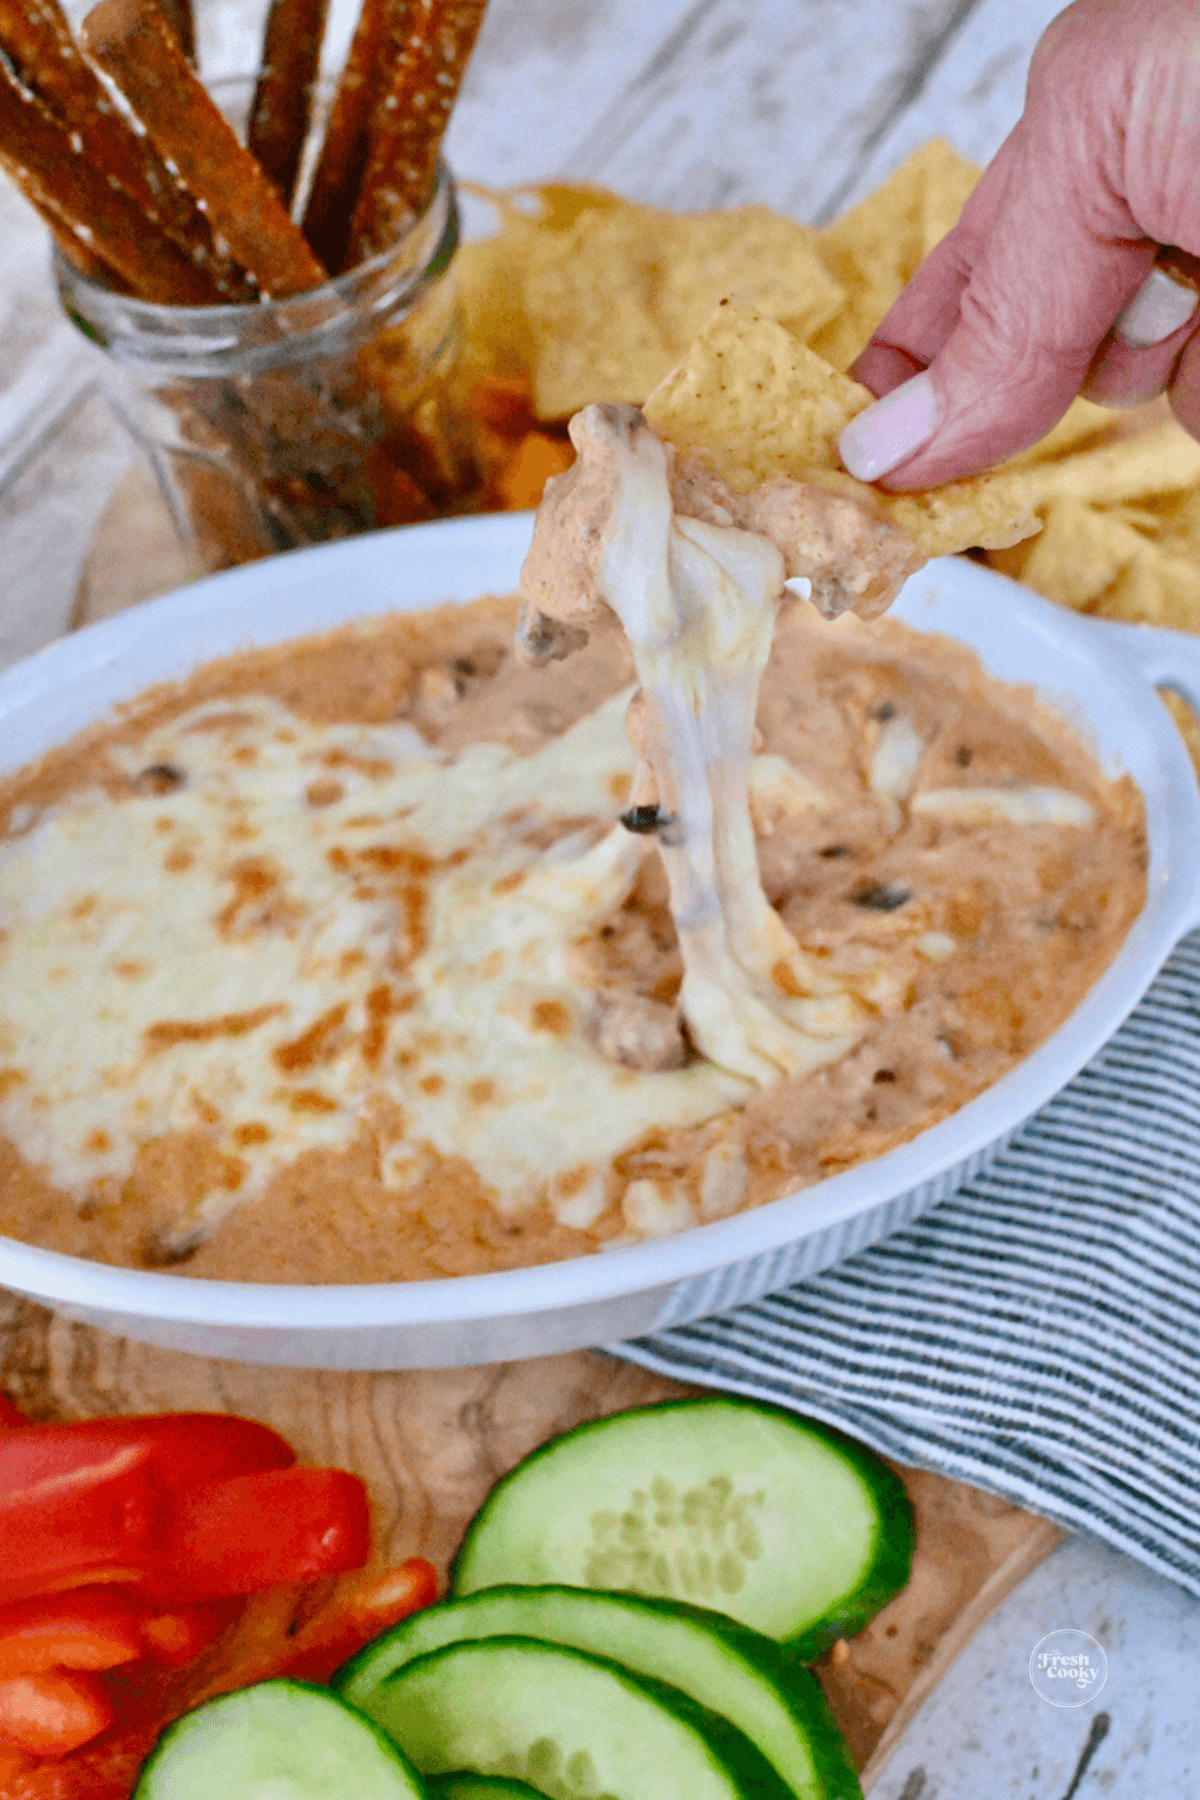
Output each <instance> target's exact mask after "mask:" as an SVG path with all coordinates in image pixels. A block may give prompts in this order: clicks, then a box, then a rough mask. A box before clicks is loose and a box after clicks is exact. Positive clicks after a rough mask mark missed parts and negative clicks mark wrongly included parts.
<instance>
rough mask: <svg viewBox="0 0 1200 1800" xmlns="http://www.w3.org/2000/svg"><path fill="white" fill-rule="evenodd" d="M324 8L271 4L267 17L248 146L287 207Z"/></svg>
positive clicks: (318, 3) (322, 4)
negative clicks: (260, 69)
mask: <svg viewBox="0 0 1200 1800" xmlns="http://www.w3.org/2000/svg"><path fill="white" fill-rule="evenodd" d="M327 9H328V0H271V10H270V11H269V12H268V14H267V28H266V31H265V33H264V35H263V53H262V73H261V75H260V76H259V78H258V86H257V88H256V89H255V91H254V106H253V109H252V111H251V113H250V126H249V130H248V132H247V134H246V142H247V145H248V147H249V149H250V151H251V152H252V154H253V155H255V156H257V158H258V160H259V162H260V163H261V164H262V166H263V168H264V169H265V170H266V171H267V174H268V175H269V176H270V177H271V180H272V181H273V182H274V183H275V186H276V187H277V188H278V189H279V191H280V193H281V194H282V195H283V198H284V201H285V202H286V203H288V204H290V203H291V198H292V194H293V193H294V191H295V187H296V175H297V173H298V171H299V168H300V158H301V155H302V154H303V151H304V140H305V138H306V137H307V136H308V125H309V119H310V117H311V115H312V91H313V83H314V82H315V81H316V79H317V70H318V68H319V67H320V63H321V39H322V37H323V36H324V34H325V14H326V11H327Z"/></svg>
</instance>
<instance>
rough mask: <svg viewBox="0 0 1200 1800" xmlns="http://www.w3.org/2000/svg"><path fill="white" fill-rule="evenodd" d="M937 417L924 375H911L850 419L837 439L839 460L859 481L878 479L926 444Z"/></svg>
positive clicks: (936, 401) (939, 414) (928, 379)
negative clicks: (910, 378) (840, 457)
mask: <svg viewBox="0 0 1200 1800" xmlns="http://www.w3.org/2000/svg"><path fill="white" fill-rule="evenodd" d="M940 416H941V409H940V407H939V406H938V399H937V395H936V394H935V393H934V391H933V382H932V381H931V380H930V378H929V376H928V374H925V373H923V374H920V375H914V376H913V377H912V380H911V381H906V382H904V383H903V384H902V385H901V386H900V387H898V388H893V390H892V392H891V393H890V394H885V395H884V397H883V399H882V400H876V401H875V403H874V405H872V406H868V407H867V409H866V410H865V412H860V413H859V415H858V417H857V418H856V419H851V421H850V423H849V425H847V427H846V429H845V431H843V433H842V435H841V437H840V438H839V439H838V449H839V450H840V451H841V455H842V461H843V463H844V464H845V466H846V467H847V469H849V471H850V473H851V475H855V476H857V478H858V479H859V481H878V479H879V477H880V476H881V475H886V474H887V473H888V471H889V469H894V468H896V467H897V465H898V464H900V463H902V462H907V460H908V458H909V457H910V456H912V454H913V453H914V451H916V450H919V449H920V448H921V445H922V444H926V443H928V441H929V439H930V438H931V437H932V436H933V434H934V432H935V431H936V430H937V428H938V423H939V420H940Z"/></svg>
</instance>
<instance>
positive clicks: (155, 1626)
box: [139, 1606, 227, 1669]
mask: <svg viewBox="0 0 1200 1800" xmlns="http://www.w3.org/2000/svg"><path fill="white" fill-rule="evenodd" d="M226 1623H227V1617H226V1614H225V1613H223V1612H222V1611H221V1610H220V1609H219V1608H217V1607H215V1606H190V1607H186V1608H184V1609H183V1610H181V1611H179V1612H161V1613H150V1614H147V1616H146V1617H145V1618H143V1619H141V1620H140V1621H139V1625H140V1630H141V1640H142V1648H143V1651H144V1653H145V1655H147V1656H148V1657H150V1658H151V1660H152V1661H153V1662H156V1663H159V1664H160V1665H161V1666H162V1667H163V1668H165V1669H182V1668H184V1667H185V1666H186V1665H187V1664H188V1663H190V1662H192V1661H194V1659H195V1658H196V1657H197V1656H199V1654H200V1652H201V1650H203V1649H204V1648H205V1647H206V1646H207V1645H208V1644H211V1643H212V1642H213V1640H214V1638H217V1637H219V1636H220V1634H221V1631H222V1630H223V1629H224V1627H225V1625H226Z"/></svg>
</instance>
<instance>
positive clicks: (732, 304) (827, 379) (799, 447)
mask: <svg viewBox="0 0 1200 1800" xmlns="http://www.w3.org/2000/svg"><path fill="white" fill-rule="evenodd" d="M873 398H874V396H873V395H872V393H871V392H870V390H869V389H868V388H865V387H862V386H860V384H859V383H858V382H857V381H851V380H850V378H849V376H848V375H840V374H839V373H838V371H837V370H836V369H832V368H830V366H829V364H828V363H827V362H824V361H822V359H821V358H820V357H819V356H817V355H815V354H814V352H813V351H811V350H809V349H808V348H807V347H806V346H805V345H804V344H802V343H800V342H799V340H798V339H797V338H795V337H793V336H792V334H791V332H789V331H788V330H787V329H786V328H785V327H784V326H783V325H780V324H778V323H777V322H776V321H775V320H773V319H764V318H762V317H760V315H759V314H758V313H756V312H754V311H752V310H751V308H750V307H748V306H740V305H739V304H738V303H737V302H736V301H734V300H723V301H722V302H721V303H720V305H719V306H718V307H717V309H716V311H715V312H714V313H713V314H712V317H711V318H710V319H709V320H708V322H707V324H706V325H705V326H704V329H703V330H702V331H701V332H700V334H699V336H698V337H697V338H696V340H695V341H694V343H693V344H692V345H691V346H690V348H689V349H688V352H687V355H686V357H685V358H684V360H683V362H682V363H681V364H680V365H679V367H678V368H677V369H675V370H673V371H672V373H671V374H670V375H668V376H667V378H666V380H665V381H663V382H662V383H661V384H660V386H658V387H657V388H656V389H655V390H654V392H653V393H652V394H651V395H650V397H649V399H648V400H647V401H646V408H645V411H646V418H647V419H648V420H649V422H650V424H651V425H653V427H654V429H655V430H656V431H657V432H658V433H659V435H660V436H662V437H668V438H670V439H671V441H672V442H673V443H676V444H679V445H690V446H693V447H695V448H697V449H700V450H703V451H704V452H705V454H706V456H707V457H708V460H709V461H710V462H711V463H712V465H713V467H714V468H715V469H716V470H717V472H718V473H719V474H720V475H721V476H722V477H723V478H724V479H725V480H726V481H727V482H728V483H729V485H730V487H732V488H733V489H735V491H737V492H739V493H745V492H747V491H748V490H749V489H750V488H752V487H753V486H754V484H755V483H756V482H759V481H767V480H769V479H770V478H771V476H773V475H794V474H797V473H799V472H800V471H801V470H809V469H837V468H840V466H841V459H840V457H839V456H838V449H837V440H838V436H839V434H840V433H841V432H842V431H843V430H844V428H845V427H846V426H847V425H848V424H849V423H850V420H851V419H852V418H854V416H855V414H856V413H860V412H861V411H862V410H863V408H864V406H869V405H870V404H871V401H872V399H873Z"/></svg>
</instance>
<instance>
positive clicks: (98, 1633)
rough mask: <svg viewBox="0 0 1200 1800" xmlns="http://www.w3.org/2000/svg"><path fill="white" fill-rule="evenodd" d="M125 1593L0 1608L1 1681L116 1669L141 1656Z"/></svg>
mask: <svg viewBox="0 0 1200 1800" xmlns="http://www.w3.org/2000/svg"><path fill="white" fill-rule="evenodd" d="M143 1632H144V1624H143V1621H142V1620H140V1619H139V1618H138V1616H137V1613H136V1612H135V1611H134V1608H133V1606H132V1605H131V1603H130V1601H129V1599H128V1598H127V1595H126V1592H125V1590H124V1589H122V1588H119V1587H116V1586H109V1587H102V1588H76V1589H75V1590H74V1591H72V1592H71V1593H64V1594H52V1595H49V1596H44V1597H40V1598H38V1599H36V1600H19V1601H18V1602H17V1603H16V1605H14V1606H6V1607H3V1608H0V1681H3V1680H7V1679H8V1678H9V1677H10V1676H13V1675H37V1674H41V1673H42V1672H44V1671H45V1670H47V1669H115V1668H118V1667H119V1666H120V1665H121V1664H122V1663H127V1662H135V1661H136V1660H137V1658H138V1657H140V1656H143V1655H144V1654H145V1648H144V1641H143Z"/></svg>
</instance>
